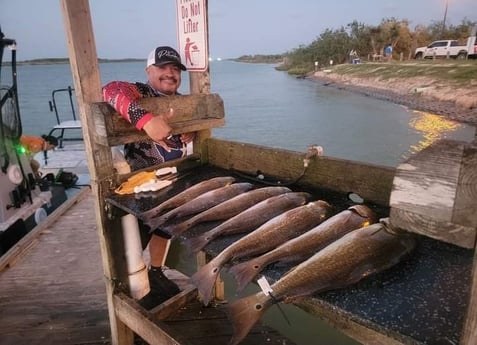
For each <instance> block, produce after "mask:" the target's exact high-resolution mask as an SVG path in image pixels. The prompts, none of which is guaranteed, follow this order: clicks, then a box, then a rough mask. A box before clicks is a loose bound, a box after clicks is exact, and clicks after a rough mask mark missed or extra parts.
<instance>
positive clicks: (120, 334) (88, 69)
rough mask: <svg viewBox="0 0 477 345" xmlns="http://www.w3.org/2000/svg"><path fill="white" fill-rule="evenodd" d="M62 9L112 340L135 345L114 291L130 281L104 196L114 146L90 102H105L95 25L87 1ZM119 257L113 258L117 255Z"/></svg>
mask: <svg viewBox="0 0 477 345" xmlns="http://www.w3.org/2000/svg"><path fill="white" fill-rule="evenodd" d="M60 3H61V9H62V13H63V18H64V26H65V32H66V37H67V43H68V51H69V58H70V65H71V72H72V75H73V82H74V88H75V94H76V97H77V101H78V108H79V113H80V119H81V123H82V130H83V138H84V143H85V148H86V153H87V158H88V167H89V172H90V179H91V188H92V191H93V193H94V195H95V215H96V221H97V228H98V235H99V240H100V246H101V254H102V260H103V270H104V275H105V281H106V293H107V299H108V312H109V320H110V326H111V342H112V344H113V345H116V344H132V342H133V333H132V331H131V330H129V329H128V328H127V327H126V326H125V325H124V324H123V323H122V322H121V321H120V320H119V319H117V318H116V315H115V311H114V306H113V298H112V296H113V293H114V291H115V289H116V288H117V287H118V286H119V287H120V288H124V287H125V286H127V284H126V285H123V284H124V283H123V282H127V276H126V274H127V273H126V272H127V270H126V262H125V258H124V256H123V255H119V253H122V252H123V251H124V246H123V240H122V231H114V229H120V226H121V224H120V222H119V219H111V218H110V217H108V214H107V210H108V207H109V206H108V205H107V204H106V203H105V195H108V194H109V193H110V189H111V188H112V187H113V186H114V185H115V181H114V179H115V177H114V169H113V162H112V154H111V148H110V147H109V146H104V145H101V144H98V143H96V142H94V140H95V138H96V135H95V130H94V128H95V126H94V119H93V116H92V111H91V104H93V103H96V102H100V101H102V93H101V79H100V72H99V64H98V57H97V53H96V45H95V40H94V35H93V24H92V21H91V14H90V8H89V3H88V1H87V0H61V1H60ZM115 255H116V256H117V259H116V260H114V259H113V258H114V256H115Z"/></svg>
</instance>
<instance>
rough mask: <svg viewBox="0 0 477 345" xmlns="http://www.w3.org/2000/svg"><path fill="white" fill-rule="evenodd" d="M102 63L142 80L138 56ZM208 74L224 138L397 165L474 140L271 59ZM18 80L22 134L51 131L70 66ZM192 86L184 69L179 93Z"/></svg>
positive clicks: (466, 132) (462, 129)
mask: <svg viewBox="0 0 477 345" xmlns="http://www.w3.org/2000/svg"><path fill="white" fill-rule="evenodd" d="M100 68H101V78H102V83H103V84H105V83H107V82H109V81H111V80H129V81H143V80H144V64H143V63H141V62H127V63H106V64H101V66H100ZM210 73H211V81H212V85H211V90H212V92H214V93H218V94H220V96H221V97H222V98H223V100H224V103H225V111H226V125H225V127H222V128H218V129H214V130H213V135H214V136H216V137H219V138H225V139H232V140H237V141H243V142H250V143H256V144H261V145H267V146H272V147H279V148H284V149H290V150H293V151H299V152H305V151H306V149H307V146H308V145H311V144H313V145H321V146H323V148H324V152H325V155H328V156H333V157H339V158H344V159H351V160H356V161H363V162H368V163H376V164H382V165H388V166H396V165H397V164H399V163H400V162H402V161H403V160H404V159H405V158H407V157H409V156H410V155H411V154H412V153H413V152H416V151H418V150H420V149H422V148H423V147H425V146H427V145H429V144H430V143H431V142H433V141H435V140H437V139H440V138H449V139H456V140H462V141H471V140H472V139H473V138H474V135H475V134H474V133H475V128H474V127H471V126H466V125H461V124H457V123H454V122H452V121H447V120H444V119H442V118H440V117H438V116H434V115H431V114H422V113H416V112H413V111H410V110H408V109H406V108H404V107H402V106H400V105H395V104H392V103H389V102H384V101H381V100H376V99H373V98H370V97H364V96H362V95H357V94H353V93H351V92H347V91H343V90H338V89H335V88H332V87H326V86H322V85H321V84H320V83H318V82H316V81H312V80H303V79H297V78H294V77H292V76H289V75H288V74H286V73H284V72H278V71H276V70H275V69H274V68H273V66H272V65H268V64H244V63H237V62H232V61H220V62H219V61H217V62H212V63H211V67H210ZM5 74H6V71H4V72H3V74H2V80H3V79H4V78H5V77H6V75H5ZM18 80H19V98H20V109H21V115H22V119H23V127H24V133H25V134H34V135H40V134H45V133H47V132H48V131H49V129H50V128H51V126H52V125H54V124H55V121H56V120H55V117H54V114H53V113H52V112H50V110H49V106H48V100H49V99H50V98H51V92H52V91H53V90H54V89H58V88H65V87H67V86H68V85H72V78H71V73H70V67H69V65H39V66H19V67H18ZM188 87H189V81H188V75H187V73H185V74H184V75H183V83H182V87H181V92H182V93H187V92H188ZM57 101H58V102H59V103H60V106H61V103H62V102H65V101H66V99H63V98H62V97H60V94H59V96H58V98H57ZM60 113H64V114H66V115H68V112H67V110H61V109H60Z"/></svg>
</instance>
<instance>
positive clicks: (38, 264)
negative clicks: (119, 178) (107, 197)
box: [0, 188, 110, 345]
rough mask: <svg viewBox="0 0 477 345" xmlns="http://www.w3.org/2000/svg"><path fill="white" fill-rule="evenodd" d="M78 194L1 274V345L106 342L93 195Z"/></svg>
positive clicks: (104, 303) (106, 323)
mask: <svg viewBox="0 0 477 345" xmlns="http://www.w3.org/2000/svg"><path fill="white" fill-rule="evenodd" d="M81 194H82V195H81V196H80V197H79V198H78V199H76V202H73V203H72V204H70V207H69V208H67V209H66V210H64V212H63V213H62V214H61V216H59V217H54V220H53V222H50V223H49V225H48V226H47V227H46V228H43V230H42V231H41V235H40V234H37V236H36V238H35V241H37V245H36V246H34V247H30V248H29V250H28V253H27V254H28V255H23V256H22V257H21V258H19V260H18V261H17V262H16V263H15V265H12V266H10V267H9V268H8V269H6V270H4V271H2V272H0V301H1V302H0V304H1V309H2V322H1V323H0V339H1V341H0V342H1V343H2V345H26V344H28V345H40V344H50V345H69V344H100V343H101V344H102V343H109V340H110V328H109V321H108V313H107V306H106V292H105V286H104V282H103V280H102V277H103V272H102V268H101V266H100V265H98V262H99V260H100V249H99V244H98V240H97V235H96V222H95V219H94V217H92V216H91V213H92V212H93V206H92V205H93V197H92V195H91V191H90V190H89V188H84V189H83V190H82V191H81Z"/></svg>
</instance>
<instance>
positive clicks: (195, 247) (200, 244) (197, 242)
mask: <svg viewBox="0 0 477 345" xmlns="http://www.w3.org/2000/svg"><path fill="white" fill-rule="evenodd" d="M212 239H213V237H212V236H210V234H209V233H208V232H206V233H204V234H202V235H199V236H196V237H192V238H189V239H188V240H187V241H186V242H185V245H186V247H187V249H188V251H189V252H191V253H194V254H196V253H198V252H199V251H200V250H202V248H204V247H205V246H206V245H207V244H208V243H209V242H210V241H211V240H212Z"/></svg>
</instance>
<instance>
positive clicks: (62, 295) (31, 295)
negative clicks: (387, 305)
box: [0, 188, 293, 345]
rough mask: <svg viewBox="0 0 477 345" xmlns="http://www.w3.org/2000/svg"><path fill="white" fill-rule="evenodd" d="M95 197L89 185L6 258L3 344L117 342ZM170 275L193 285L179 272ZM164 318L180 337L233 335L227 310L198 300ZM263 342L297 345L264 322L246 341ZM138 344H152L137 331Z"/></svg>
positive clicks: (217, 339) (0, 306)
mask: <svg viewBox="0 0 477 345" xmlns="http://www.w3.org/2000/svg"><path fill="white" fill-rule="evenodd" d="M93 199H94V196H93V194H92V192H91V190H90V189H89V188H83V189H82V190H81V191H80V192H79V193H76V194H75V196H74V197H72V198H71V199H69V200H68V201H67V202H66V203H65V204H64V205H62V207H60V208H59V209H58V210H57V211H55V213H53V214H52V215H51V216H50V217H49V218H47V220H46V221H45V222H44V223H43V224H40V225H39V226H37V227H36V228H35V229H34V230H33V231H32V232H31V233H29V234H28V235H27V236H26V237H25V238H23V239H22V240H21V241H20V242H18V243H17V245H16V246H15V247H14V248H12V249H11V250H10V251H9V252H8V253H7V254H6V255H5V256H4V257H2V258H1V259H0V310H1V311H2V322H0V339H1V344H2V345H36V344H38V345H40V344H41V345H43V344H49V345H69V344H111V343H112V342H111V331H110V325H109V317H108V307H107V297H106V286H105V282H104V279H105V278H104V274H103V266H102V262H101V250H100V242H99V239H98V234H97V228H96V218H95V216H94V203H93ZM166 274H167V275H168V276H169V277H172V278H173V279H174V280H175V281H176V283H177V284H178V285H179V287H180V288H181V289H184V290H185V289H186V288H189V289H190V286H189V285H188V282H187V279H186V278H187V277H186V276H184V275H182V274H181V273H180V272H177V271H174V270H169V271H166ZM179 297H180V296H179ZM171 301H172V299H171ZM166 304H167V303H166ZM126 307H127V306H126ZM136 312H137V313H143V314H144V315H146V316H147V314H148V312H146V311H145V310H141V309H136V310H131V313H136ZM198 320H201V321H200V322H199V323H198V322H197V321H198ZM165 323H166V324H167V327H168V328H169V329H170V330H171V331H172V332H174V330H175V332H181V333H183V339H182V340H181V344H190V343H191V341H193V342H194V344H212V345H214V344H216V345H220V344H226V343H227V342H228V340H229V339H230V337H231V334H232V327H231V325H230V323H229V322H228V321H227V319H226V315H225V313H224V312H223V310H222V309H221V308H213V307H209V308H203V307H201V304H200V303H199V301H198V300H197V301H196V302H193V301H191V303H190V304H189V305H188V307H187V308H182V309H179V310H177V314H175V315H170V316H168V318H167V321H166V322H165ZM184 330H188V331H187V332H184ZM262 343H263V344H265V343H266V344H281V345H293V343H292V342H291V341H289V340H288V339H286V338H284V337H283V336H281V335H280V334H279V333H278V332H277V331H275V330H273V329H271V328H268V327H264V326H262V325H258V326H257V327H255V328H254V330H253V331H252V332H251V333H250V334H249V336H248V337H247V339H246V340H245V341H244V342H243V344H246V345H247V344H248V345H253V344H262ZM135 344H145V343H144V342H143V341H142V339H140V338H138V337H137V336H136V339H135Z"/></svg>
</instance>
